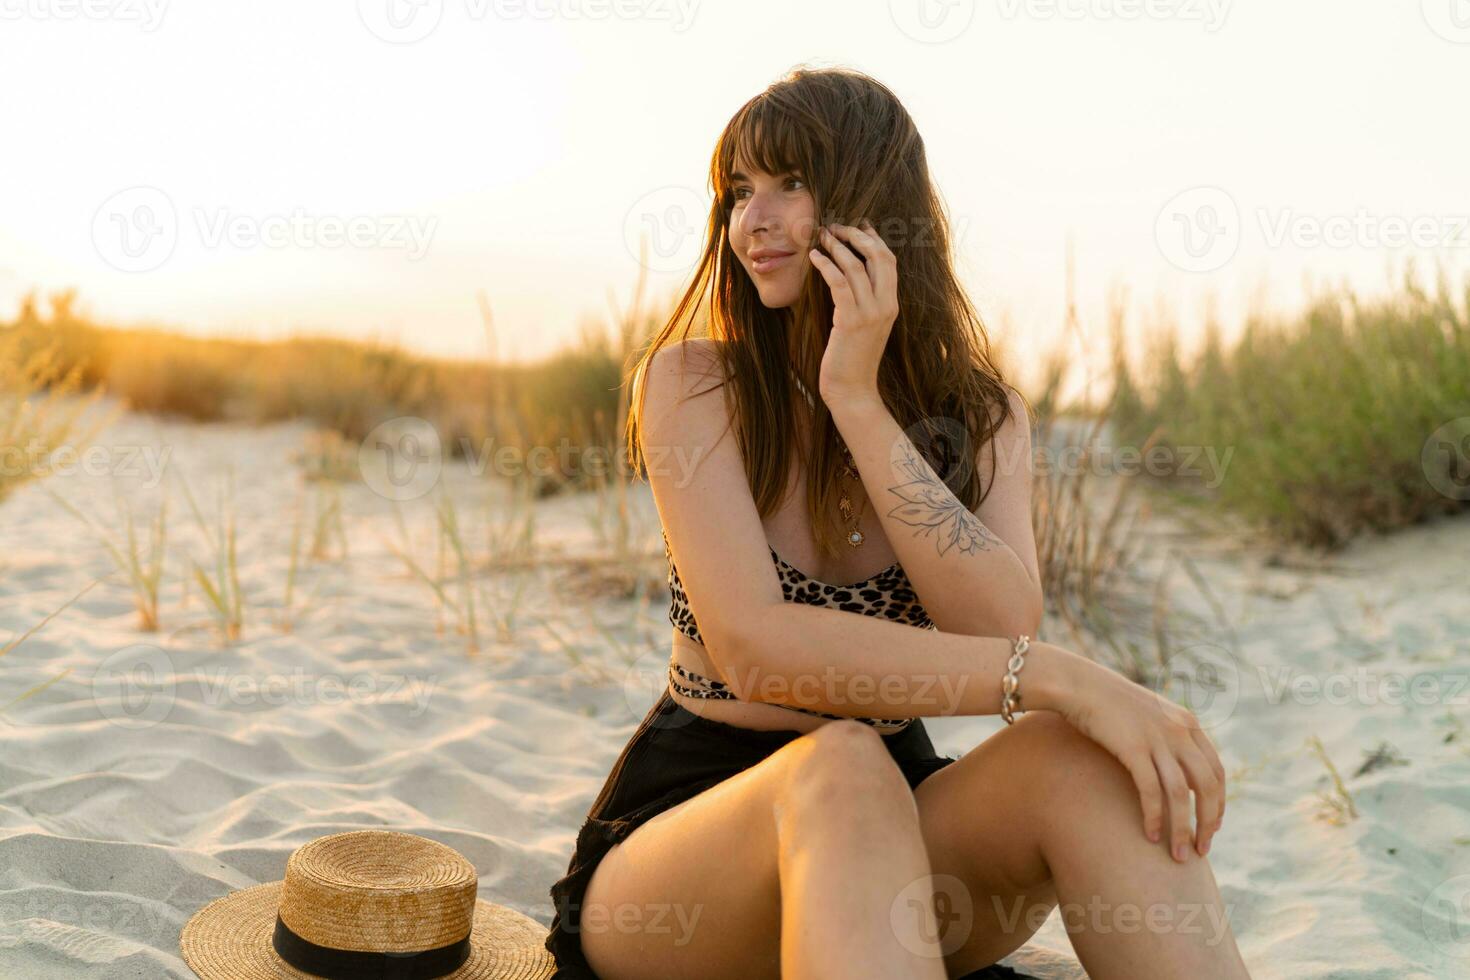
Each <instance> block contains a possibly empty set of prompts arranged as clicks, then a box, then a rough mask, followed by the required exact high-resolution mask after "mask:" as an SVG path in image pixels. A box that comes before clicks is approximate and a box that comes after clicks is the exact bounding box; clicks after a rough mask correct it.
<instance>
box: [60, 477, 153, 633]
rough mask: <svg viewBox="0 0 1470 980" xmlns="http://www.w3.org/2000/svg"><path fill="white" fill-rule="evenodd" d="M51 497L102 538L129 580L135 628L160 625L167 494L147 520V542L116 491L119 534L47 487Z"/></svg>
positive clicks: (123, 500)
mask: <svg viewBox="0 0 1470 980" xmlns="http://www.w3.org/2000/svg"><path fill="white" fill-rule="evenodd" d="M47 493H48V495H49V496H50V497H51V499H52V500H54V501H56V503H57V504H59V505H60V506H61V507H62V509H63V510H65V511H66V512H67V513H69V514H71V515H72V516H73V517H75V518H76V519H77V520H79V521H80V522H81V523H82V524H84V525H85V526H86V527H88V528H89V529H90V530H91V531H92V533H93V535H94V536H95V537H96V538H97V540H99V541H101V542H102V546H103V548H104V549H106V551H107V554H108V556H109V557H111V558H112V562H113V564H114V565H115V566H116V567H117V570H118V571H119V572H121V573H122V574H123V576H124V577H125V578H126V579H127V580H128V586H129V588H131V589H132V592H133V603H134V605H135V607H136V608H137V610H138V629H139V630H141V631H142V632H144V633H156V632H158V628H159V614H158V608H159V606H158V596H159V591H160V588H161V586H162V583H163V569H164V562H165V559H166V556H167V553H168V497H167V496H164V497H163V498H161V499H160V500H159V503H158V512H157V514H156V515H155V516H154V518H153V520H152V521H151V522H150V524H149V531H148V542H147V546H146V547H143V546H142V545H141V543H140V541H139V539H138V527H137V522H136V521H135V520H134V518H133V512H132V510H131V508H130V507H129V506H128V504H127V501H126V500H125V499H123V497H122V495H121V494H119V495H118V497H117V509H118V513H119V515H120V516H119V518H118V519H119V521H120V522H121V523H122V526H123V530H122V534H121V537H120V539H119V537H117V536H115V535H114V534H113V533H112V532H110V531H109V530H108V529H107V528H105V527H101V526H99V525H98V524H96V523H94V522H93V521H92V520H91V519H90V518H89V517H87V515H86V514H83V513H82V512H81V510H79V509H78V508H77V507H76V506H75V505H73V504H72V503H71V502H70V501H68V500H66V499H65V498H64V497H62V496H60V495H59V494H57V493H54V492H52V491H50V490H49V489H48V490H47Z"/></svg>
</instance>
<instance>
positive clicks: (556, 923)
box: [546, 689, 1022, 980]
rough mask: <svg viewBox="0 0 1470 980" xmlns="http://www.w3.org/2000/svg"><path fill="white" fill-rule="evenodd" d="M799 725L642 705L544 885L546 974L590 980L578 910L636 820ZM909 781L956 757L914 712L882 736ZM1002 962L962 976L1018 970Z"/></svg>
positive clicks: (663, 700)
mask: <svg viewBox="0 0 1470 980" xmlns="http://www.w3.org/2000/svg"><path fill="white" fill-rule="evenodd" d="M801 735H802V733H801V732H799V731H797V730H796V729H789V728H783V729H780V730H776V731H758V730H755V729H749V728H742V727H740V726H738V725H728V724H726V723H724V722H722V721H715V720H714V719H712V718H706V717H704V716H702V715H698V714H695V713H694V712H692V711H690V710H689V709H688V708H686V707H684V706H683V705H682V704H680V703H679V702H678V701H676V700H674V697H673V695H672V694H671V693H669V691H668V690H667V689H665V690H664V692H663V695H662V696H661V697H660V698H659V699H658V701H657V702H656V703H655V704H654V705H653V707H652V708H650V709H649V710H648V714H647V715H645V716H644V718H643V721H642V722H641V723H640V724H639V725H638V728H637V730H636V731H634V733H633V737H632V738H630V739H629V740H628V743H627V744H626V745H625V746H623V751H622V752H621V753H620V754H619V755H618V758H617V761H616V762H614V763H613V767H612V771H611V772H609V773H608V777H607V781H606V782H605V783H603V786H602V791H601V792H600V793H598V794H597V799H596V801H595V802H593V804H592V809H591V810H590V811H589V812H588V814H587V819H586V821H585V822H584V823H583V824H582V828H581V830H580V831H578V833H577V844H576V847H575V849H574V850H573V852H572V860H571V863H570V864H569V865H568V867H567V873H566V875H565V876H563V877H562V878H560V879H558V880H557V882H556V883H555V884H553V885H552V886H551V902H552V907H553V908H554V909H555V914H554V916H553V918H552V920H551V932H550V934H549V935H548V936H547V937H546V948H547V949H548V950H549V951H550V952H551V954H552V956H553V957H554V958H555V960H556V967H557V968H556V972H555V973H553V974H552V977H551V980H597V975H596V974H595V973H593V972H592V968H591V967H590V966H589V965H588V963H587V958H586V957H585V956H583V955H582V943H581V938H580V933H581V928H580V925H579V914H580V910H581V908H582V904H583V896H584V895H585V894H586V891H587V883H588V882H589V881H590V880H591V879H592V872H593V870H594V869H595V868H596V867H597V862H598V861H600V860H602V858H603V856H604V855H605V854H607V852H608V851H609V850H611V849H612V847H613V845H614V844H617V843H620V842H621V841H622V840H623V839H624V838H626V837H627V836H628V835H629V834H631V833H632V832H633V831H634V830H635V829H636V828H637V827H638V826H639V825H641V824H643V823H644V822H646V821H648V820H650V819H652V818H653V817H654V816H656V815H657V814H659V813H662V812H663V811H664V810H668V809H670V808H672V807H674V806H677V805H678V804H680V803H682V802H684V801H685V800H689V799H693V798H694V797H695V796H698V795H699V794H700V793H702V792H704V791H705V790H707V789H709V788H710V787H711V786H714V785H715V784H716V783H719V782H721V781H723V780H726V779H729V778H730V777H731V776H734V775H736V774H737V773H741V772H744V771H745V770H746V769H749V768H750V767H751V766H753V765H755V764H756V763H758V762H760V761H761V760H762V759H764V758H766V756H768V755H770V754H771V753H772V752H775V751H776V750H777V749H779V748H780V747H781V746H783V745H785V744H786V743H787V742H790V741H791V740H792V739H795V738H799V737H800V736H801ZM883 742H884V744H885V745H887V746H888V751H889V753H890V754H891V755H892V756H893V759H894V761H895V762H897V763H898V767H899V769H900V770H902V772H903V774H904V778H905V779H907V780H908V784H909V786H910V788H914V787H917V786H918V785H919V783H921V782H923V781H924V779H925V778H927V777H928V776H931V775H933V774H934V773H936V772H938V771H939V770H940V769H943V768H944V767H945V766H947V765H950V764H951V763H954V762H958V761H959V760H958V759H956V758H953V757H950V756H942V755H939V754H937V753H936V752H935V751H934V744H933V743H932V742H931V741H930V740H929V733H928V732H927V731H925V729H924V723H923V720H922V719H918V718H915V719H914V720H913V722H912V723H911V724H910V725H909V726H908V727H907V728H905V729H904V730H903V731H901V732H899V733H898V734H896V735H885V736H883ZM1020 976H1022V974H1018V973H1015V972H1014V971H1011V970H1009V969H1008V968H1006V967H1003V966H997V967H990V968H987V969H986V970H982V971H979V972H977V973H971V974H969V975H968V976H967V977H966V978H965V980H982V978H986V980H990V978H995V980H1000V978H1009V977H1020Z"/></svg>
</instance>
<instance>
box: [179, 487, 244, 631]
mask: <svg viewBox="0 0 1470 980" xmlns="http://www.w3.org/2000/svg"><path fill="white" fill-rule="evenodd" d="M179 484H180V486H181V487H183V491H184V497H185V499H186V500H187V501H188V502H189V511H190V512H191V513H192V514H193V515H194V523H195V525H196V526H197V527H198V529H199V533H200V535H201V536H203V538H204V539H205V541H206V543H207V544H208V546H209V551H210V556H209V561H208V563H207V564H205V563H201V562H199V561H198V560H197V559H194V558H193V557H191V558H190V559H189V563H190V566H191V567H192V569H193V581H194V582H195V583H197V584H198V586H199V588H200V589H201V590H202V591H203V592H204V598H205V600H206V601H207V602H208V603H209V610H210V613H211V615H212V616H213V618H214V621H215V626H216V627H217V628H218V629H219V634H220V637H221V638H222V639H223V641H224V642H225V643H233V642H235V641H237V640H239V639H240V636H241V633H242V632H243V630H244V628H245V600H244V596H243V594H242V593H241V591H240V563H239V552H238V548H237V534H236V525H235V512H234V508H233V505H232V503H231V501H230V500H229V495H228V493H227V490H226V488H225V487H224V486H221V487H220V490H219V494H218V500H217V505H216V510H215V514H214V518H213V521H212V522H211V521H210V520H208V519H206V518H205V516H204V512H203V511H202V510H201V509H200V507H199V503H198V501H197V500H195V499H194V493H193V491H192V490H190V489H189V484H188V481H187V480H185V479H183V477H182V476H181V477H180V479H179Z"/></svg>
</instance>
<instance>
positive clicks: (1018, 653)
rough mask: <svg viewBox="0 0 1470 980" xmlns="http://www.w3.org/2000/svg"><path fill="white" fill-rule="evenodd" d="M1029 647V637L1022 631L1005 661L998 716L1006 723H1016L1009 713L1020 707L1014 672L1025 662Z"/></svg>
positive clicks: (1017, 682) (1017, 671)
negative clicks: (1013, 650)
mask: <svg viewBox="0 0 1470 980" xmlns="http://www.w3.org/2000/svg"><path fill="white" fill-rule="evenodd" d="M1030 648H1031V637H1029V636H1027V635H1026V634H1025V633H1022V634H1021V635H1020V636H1018V637H1016V642H1015V652H1014V653H1012V654H1011V659H1010V660H1009V661H1008V662H1007V663H1006V676H1005V678H1004V679H1003V680H1002V681H1001V684H1000V690H1001V696H1000V716H1001V717H1002V718H1004V719H1005V720H1006V724H1007V725H1014V724H1015V723H1016V719H1015V718H1014V717H1013V716H1012V715H1011V712H1013V711H1015V710H1016V709H1017V708H1019V707H1021V695H1020V694H1018V693H1016V688H1017V687H1018V686H1019V684H1020V680H1018V679H1017V677H1016V674H1017V673H1019V672H1020V670H1021V667H1022V666H1023V665H1024V664H1025V662H1026V651H1027V650H1029V649H1030ZM1023 714H1024V712H1023Z"/></svg>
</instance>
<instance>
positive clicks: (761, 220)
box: [740, 194, 773, 238]
mask: <svg viewBox="0 0 1470 980" xmlns="http://www.w3.org/2000/svg"><path fill="white" fill-rule="evenodd" d="M772 221H773V218H772V213H771V210H770V209H769V208H768V207H767V206H766V201H765V199H764V198H763V197H761V196H760V195H759V194H752V195H751V196H750V199H749V200H747V201H746V202H745V207H744V208H742V209H741V211H740V231H741V232H742V233H743V234H744V235H745V237H747V238H750V237H751V236H753V235H755V234H756V233H757V232H762V231H763V232H770V230H771V225H772Z"/></svg>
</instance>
